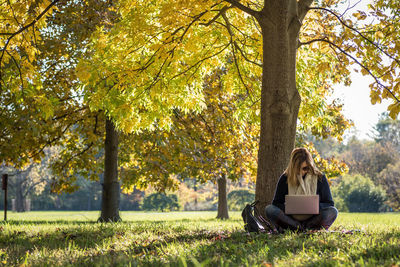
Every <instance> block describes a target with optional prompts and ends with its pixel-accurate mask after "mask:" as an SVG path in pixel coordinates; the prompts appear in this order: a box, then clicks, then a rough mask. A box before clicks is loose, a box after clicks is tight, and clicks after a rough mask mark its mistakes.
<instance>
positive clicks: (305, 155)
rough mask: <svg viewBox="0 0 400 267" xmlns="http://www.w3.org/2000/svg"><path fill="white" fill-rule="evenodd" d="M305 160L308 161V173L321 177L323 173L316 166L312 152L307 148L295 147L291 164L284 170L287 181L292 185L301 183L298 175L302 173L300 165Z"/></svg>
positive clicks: (291, 156)
mask: <svg viewBox="0 0 400 267" xmlns="http://www.w3.org/2000/svg"><path fill="white" fill-rule="evenodd" d="M303 162H307V165H308V168H309V170H308V173H311V174H313V175H317V176H318V178H321V176H322V173H321V172H320V171H319V170H318V168H317V167H316V166H315V163H314V160H313V158H312V156H311V153H310V152H309V151H308V150H307V148H304V147H298V148H295V149H293V151H292V154H291V155H290V161H289V165H288V166H287V168H286V170H285V172H284V174H286V175H287V181H288V183H289V184H290V185H295V186H298V185H299V181H298V180H297V176H298V175H299V174H300V167H301V164H302V163H303Z"/></svg>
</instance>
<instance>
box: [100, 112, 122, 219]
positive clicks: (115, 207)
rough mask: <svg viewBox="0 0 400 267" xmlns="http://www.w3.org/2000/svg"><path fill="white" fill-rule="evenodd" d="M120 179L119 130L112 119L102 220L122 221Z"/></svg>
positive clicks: (108, 130) (106, 155)
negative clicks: (120, 214)
mask: <svg viewBox="0 0 400 267" xmlns="http://www.w3.org/2000/svg"><path fill="white" fill-rule="evenodd" d="M119 195H120V188H119V181H118V132H117V131H116V129H115V127H114V124H113V122H112V121H111V120H110V119H107V121H106V140H105V156H104V181H103V194H102V202H101V216H100V218H99V221H100V222H115V221H120V220H121V217H120V216H119Z"/></svg>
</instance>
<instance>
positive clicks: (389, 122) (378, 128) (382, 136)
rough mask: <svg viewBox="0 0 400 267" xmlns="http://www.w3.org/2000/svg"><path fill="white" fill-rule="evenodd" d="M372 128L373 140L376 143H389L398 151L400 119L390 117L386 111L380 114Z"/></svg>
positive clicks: (399, 147)
mask: <svg viewBox="0 0 400 267" xmlns="http://www.w3.org/2000/svg"><path fill="white" fill-rule="evenodd" d="M374 130H375V132H376V134H375V141H377V142H378V143H383V144H386V143H391V144H393V146H394V147H395V148H396V150H397V151H398V152H399V153H400V120H398V119H396V120H394V119H392V118H391V117H390V116H389V115H388V113H387V112H384V113H382V114H381V115H380V118H379V121H378V123H377V124H376V125H375V127H374Z"/></svg>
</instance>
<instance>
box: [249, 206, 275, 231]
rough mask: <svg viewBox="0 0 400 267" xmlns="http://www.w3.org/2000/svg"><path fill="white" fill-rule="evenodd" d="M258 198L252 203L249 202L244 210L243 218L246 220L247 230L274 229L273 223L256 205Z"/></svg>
mask: <svg viewBox="0 0 400 267" xmlns="http://www.w3.org/2000/svg"><path fill="white" fill-rule="evenodd" d="M257 203H258V200H256V201H254V202H253V203H251V204H247V205H246V207H244V209H243V211H242V218H243V221H244V229H245V230H246V231H247V232H249V233H250V232H256V233H265V232H267V231H270V232H271V231H274V229H273V227H272V226H271V224H270V223H269V222H268V221H267V220H265V219H264V217H262V215H261V214H260V212H259V211H258V209H257V208H256V205H257Z"/></svg>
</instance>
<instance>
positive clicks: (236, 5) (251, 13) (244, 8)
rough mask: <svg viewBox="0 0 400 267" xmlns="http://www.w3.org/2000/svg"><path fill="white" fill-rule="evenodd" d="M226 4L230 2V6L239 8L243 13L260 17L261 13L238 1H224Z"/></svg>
mask: <svg viewBox="0 0 400 267" xmlns="http://www.w3.org/2000/svg"><path fill="white" fill-rule="evenodd" d="M224 1H225V2H228V3H230V4H232V5H233V6H235V7H237V8H239V9H240V10H242V11H243V12H245V13H247V14H249V15H251V16H253V17H258V16H259V12H258V11H256V10H254V9H251V8H249V7H247V6H245V5H243V4H241V3H240V2H239V1H237V0H224Z"/></svg>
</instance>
